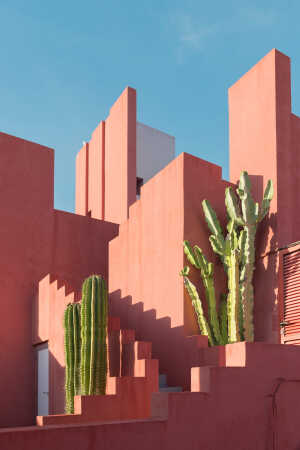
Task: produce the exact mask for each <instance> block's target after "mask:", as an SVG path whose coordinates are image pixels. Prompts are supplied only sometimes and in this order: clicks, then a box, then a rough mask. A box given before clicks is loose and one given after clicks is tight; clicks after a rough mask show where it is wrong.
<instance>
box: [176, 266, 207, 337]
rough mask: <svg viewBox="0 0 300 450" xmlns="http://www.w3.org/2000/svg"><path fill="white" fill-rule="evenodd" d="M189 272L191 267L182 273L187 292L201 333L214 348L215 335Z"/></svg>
mask: <svg viewBox="0 0 300 450" xmlns="http://www.w3.org/2000/svg"><path fill="white" fill-rule="evenodd" d="M189 271H190V269H189V267H185V268H184V269H183V270H182V271H181V272H180V275H182V276H183V281H184V285H185V287H186V290H187V292H188V294H189V296H190V298H191V301H192V305H193V307H194V309H195V312H196V315H197V320H198V325H199V328H200V331H201V333H202V334H203V335H204V336H207V337H208V342H209V344H210V345H211V346H213V345H215V341H214V338H213V335H212V332H211V329H210V325H209V323H208V322H207V320H206V318H205V315H204V312H203V307H202V302H201V300H200V298H199V295H198V292H197V289H196V286H195V285H194V284H193V283H192V282H191V281H190V280H189V278H188V274H189Z"/></svg>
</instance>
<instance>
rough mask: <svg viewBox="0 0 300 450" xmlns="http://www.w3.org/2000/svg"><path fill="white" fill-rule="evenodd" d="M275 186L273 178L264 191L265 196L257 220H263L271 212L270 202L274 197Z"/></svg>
mask: <svg viewBox="0 0 300 450" xmlns="http://www.w3.org/2000/svg"><path fill="white" fill-rule="evenodd" d="M273 194H274V188H273V182H272V180H269V181H268V183H267V186H266V189H265V192H264V197H263V200H262V203H261V207H260V210H259V213H258V216H257V222H261V221H262V220H263V219H264V218H265V217H266V215H267V214H268V212H269V209H270V203H271V200H272V198H273Z"/></svg>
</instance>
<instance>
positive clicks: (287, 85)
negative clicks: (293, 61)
mask: <svg viewBox="0 0 300 450" xmlns="http://www.w3.org/2000/svg"><path fill="white" fill-rule="evenodd" d="M229 127H230V133H229V136H230V178H231V181H232V182H236V180H237V179H238V178H239V174H240V172H241V171H242V170H247V171H248V173H249V175H250V178H251V181H252V185H253V191H254V194H255V197H256V200H259V201H261V199H262V195H263V190H264V188H265V186H266V183H267V180H268V179H272V180H273V183H274V198H273V200H272V203H271V208H270V212H271V214H270V217H269V218H268V219H267V220H264V222H263V223H262V224H260V225H259V231H258V237H257V256H260V257H261V258H262V259H259V260H258V261H257V267H256V271H255V280H254V281H255V294H256V302H255V333H256V334H255V338H256V339H259V340H268V341H271V342H278V339H279V334H278V276H277V272H278V253H277V250H278V248H281V247H283V246H285V245H288V244H289V243H291V242H294V241H297V240H299V231H298V230H299V225H300V223H299V222H300V219H299V214H298V211H299V207H300V197H299V195H298V192H299V189H300V176H299V170H300V159H299V139H300V119H299V118H298V117H297V116H295V115H293V114H292V113H291V75H290V59H289V58H288V57H287V56H286V55H284V54H282V53H280V52H279V51H278V50H276V49H274V50H272V51H271V52H270V53H268V54H267V55H266V56H265V57H264V58H263V59H262V60H261V61H259V62H258V63H257V64H256V65H255V66H254V67H253V68H252V69H251V70H250V71H249V72H247V73H246V74H245V75H244V76H243V77H242V78H241V79H240V80H239V81H237V82H236V83H235V84H234V85H233V86H232V87H231V88H230V89H229ZM270 252H271V253H270Z"/></svg>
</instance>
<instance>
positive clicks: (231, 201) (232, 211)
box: [225, 187, 244, 226]
mask: <svg viewBox="0 0 300 450" xmlns="http://www.w3.org/2000/svg"><path fill="white" fill-rule="evenodd" d="M225 205H226V209H227V213H228V216H229V217H230V219H231V220H232V221H233V222H234V223H235V224H237V225H239V226H242V225H243V224H244V221H243V217H242V213H241V210H240V206H239V203H238V199H237V197H236V195H235V193H234V191H233V189H232V187H227V188H226V190H225Z"/></svg>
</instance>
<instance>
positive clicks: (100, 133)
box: [87, 121, 105, 220]
mask: <svg viewBox="0 0 300 450" xmlns="http://www.w3.org/2000/svg"><path fill="white" fill-rule="evenodd" d="M104 158H105V122H104V121H102V122H100V123H99V125H98V126H97V128H96V129H95V131H94V132H93V134H92V138H91V140H90V143H89V160H88V173H89V175H88V192H89V195H88V207H87V210H88V211H90V212H91V217H93V218H94V219H100V220H104V193H105V191H104V189H105V185H104V169H105V167H104V164H105V159H104Z"/></svg>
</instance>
